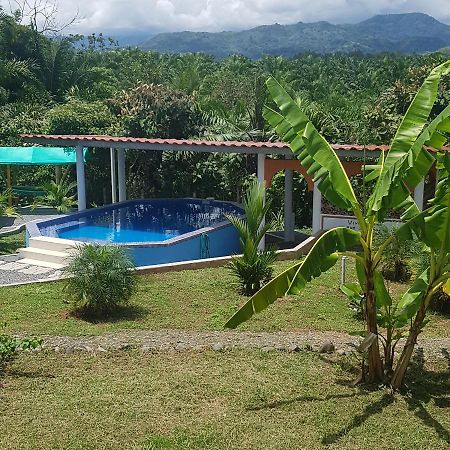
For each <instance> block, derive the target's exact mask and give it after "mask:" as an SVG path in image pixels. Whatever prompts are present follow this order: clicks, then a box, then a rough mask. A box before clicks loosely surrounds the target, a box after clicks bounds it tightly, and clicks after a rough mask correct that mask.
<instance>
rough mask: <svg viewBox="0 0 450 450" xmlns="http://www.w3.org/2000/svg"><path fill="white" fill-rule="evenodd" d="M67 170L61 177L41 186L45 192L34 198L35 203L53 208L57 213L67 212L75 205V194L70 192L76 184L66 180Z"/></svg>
mask: <svg viewBox="0 0 450 450" xmlns="http://www.w3.org/2000/svg"><path fill="white" fill-rule="evenodd" d="M68 173H69V171H68V170H66V171H65V172H64V174H63V176H62V177H61V179H60V180H59V181H58V182H56V181H51V182H50V183H46V184H44V185H43V186H42V190H43V191H44V192H45V194H44V195H43V196H42V197H39V198H38V199H36V203H35V204H36V205H46V206H51V207H52V208H55V209H56V210H57V211H58V212H59V213H62V214H64V213H67V212H69V211H70V210H71V209H72V208H73V207H75V206H76V204H77V201H76V195H75V194H71V193H72V192H73V191H74V189H75V188H76V186H77V183H76V182H75V181H73V182H68V181H67V176H68Z"/></svg>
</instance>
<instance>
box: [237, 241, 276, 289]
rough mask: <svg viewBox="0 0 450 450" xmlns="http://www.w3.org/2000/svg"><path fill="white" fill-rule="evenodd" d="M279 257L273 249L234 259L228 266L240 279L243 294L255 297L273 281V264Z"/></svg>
mask: <svg viewBox="0 0 450 450" xmlns="http://www.w3.org/2000/svg"><path fill="white" fill-rule="evenodd" d="M276 259H277V255H276V253H275V251H274V250H273V249H269V250H265V251H263V252H253V253H252V254H251V256H250V257H249V255H246V257H234V258H233V259H232V260H231V261H230V263H229V264H228V268H229V269H230V271H231V273H232V274H233V275H235V276H236V277H237V278H238V279H239V283H240V286H241V292H242V293H243V294H244V295H253V294H254V293H255V292H258V291H259V290H260V289H261V288H262V287H263V286H264V285H265V284H266V283H267V282H269V281H270V280H271V279H272V275H273V267H272V265H273V263H274V262H275V261H276Z"/></svg>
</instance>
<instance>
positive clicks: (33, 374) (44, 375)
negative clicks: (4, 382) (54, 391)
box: [0, 369, 56, 379]
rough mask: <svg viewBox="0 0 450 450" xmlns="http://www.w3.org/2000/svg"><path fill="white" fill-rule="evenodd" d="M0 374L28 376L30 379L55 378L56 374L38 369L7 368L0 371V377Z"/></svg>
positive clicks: (7, 376)
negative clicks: (29, 370) (2, 371)
mask: <svg viewBox="0 0 450 450" xmlns="http://www.w3.org/2000/svg"><path fill="white" fill-rule="evenodd" d="M2 375H3V376H5V378H30V379H39V378H48V379H51V378H56V376H55V375H53V374H50V373H44V372H41V371H39V370H36V371H32V372H28V371H23V370H18V369H7V370H6V371H5V372H4V373H1V372H0V379H1V376H2Z"/></svg>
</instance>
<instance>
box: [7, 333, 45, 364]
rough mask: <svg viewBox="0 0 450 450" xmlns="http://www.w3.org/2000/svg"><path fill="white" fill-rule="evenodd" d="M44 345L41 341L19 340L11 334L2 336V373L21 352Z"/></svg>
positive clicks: (31, 339)
mask: <svg viewBox="0 0 450 450" xmlns="http://www.w3.org/2000/svg"><path fill="white" fill-rule="evenodd" d="M41 344H42V341H41V340H40V339H36V338H30V339H19V338H16V337H14V336H10V335H9V334H0V373H1V372H4V371H5V369H6V365H7V364H8V363H9V362H11V361H12V360H13V359H14V358H15V357H16V356H17V353H18V352H19V351H20V350H31V349H34V348H37V347H39V346H40V345H41Z"/></svg>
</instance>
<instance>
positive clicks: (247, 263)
mask: <svg viewBox="0 0 450 450" xmlns="http://www.w3.org/2000/svg"><path fill="white" fill-rule="evenodd" d="M243 206H244V212H245V218H243V217H237V216H233V215H227V216H226V217H227V219H228V220H229V221H230V222H231V223H232V224H233V225H234V227H235V228H236V229H237V230H238V232H239V240H240V244H241V250H242V256H236V257H234V258H233V259H232V260H231V262H230V263H229V264H228V268H229V269H230V271H231V273H232V274H234V275H235V276H236V277H237V278H238V279H239V283H240V285H241V291H242V293H243V294H245V295H253V294H254V293H255V292H257V291H259V290H260V289H261V287H262V286H263V285H264V284H265V283H267V282H268V281H269V280H270V279H271V278H272V273H273V270H272V264H273V263H274V262H275V260H276V254H275V250H274V249H268V250H264V251H260V250H259V249H258V245H259V243H260V242H261V240H262V239H263V238H264V235H265V234H266V232H267V231H268V230H270V229H271V228H273V225H274V224H273V223H271V222H267V223H264V219H265V216H266V214H267V212H268V210H269V208H270V200H269V201H267V202H265V189H264V186H263V185H261V184H260V183H259V181H258V180H257V179H253V180H252V181H251V182H250V183H249V186H248V188H247V192H246V194H245V198H244V202H243Z"/></svg>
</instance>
